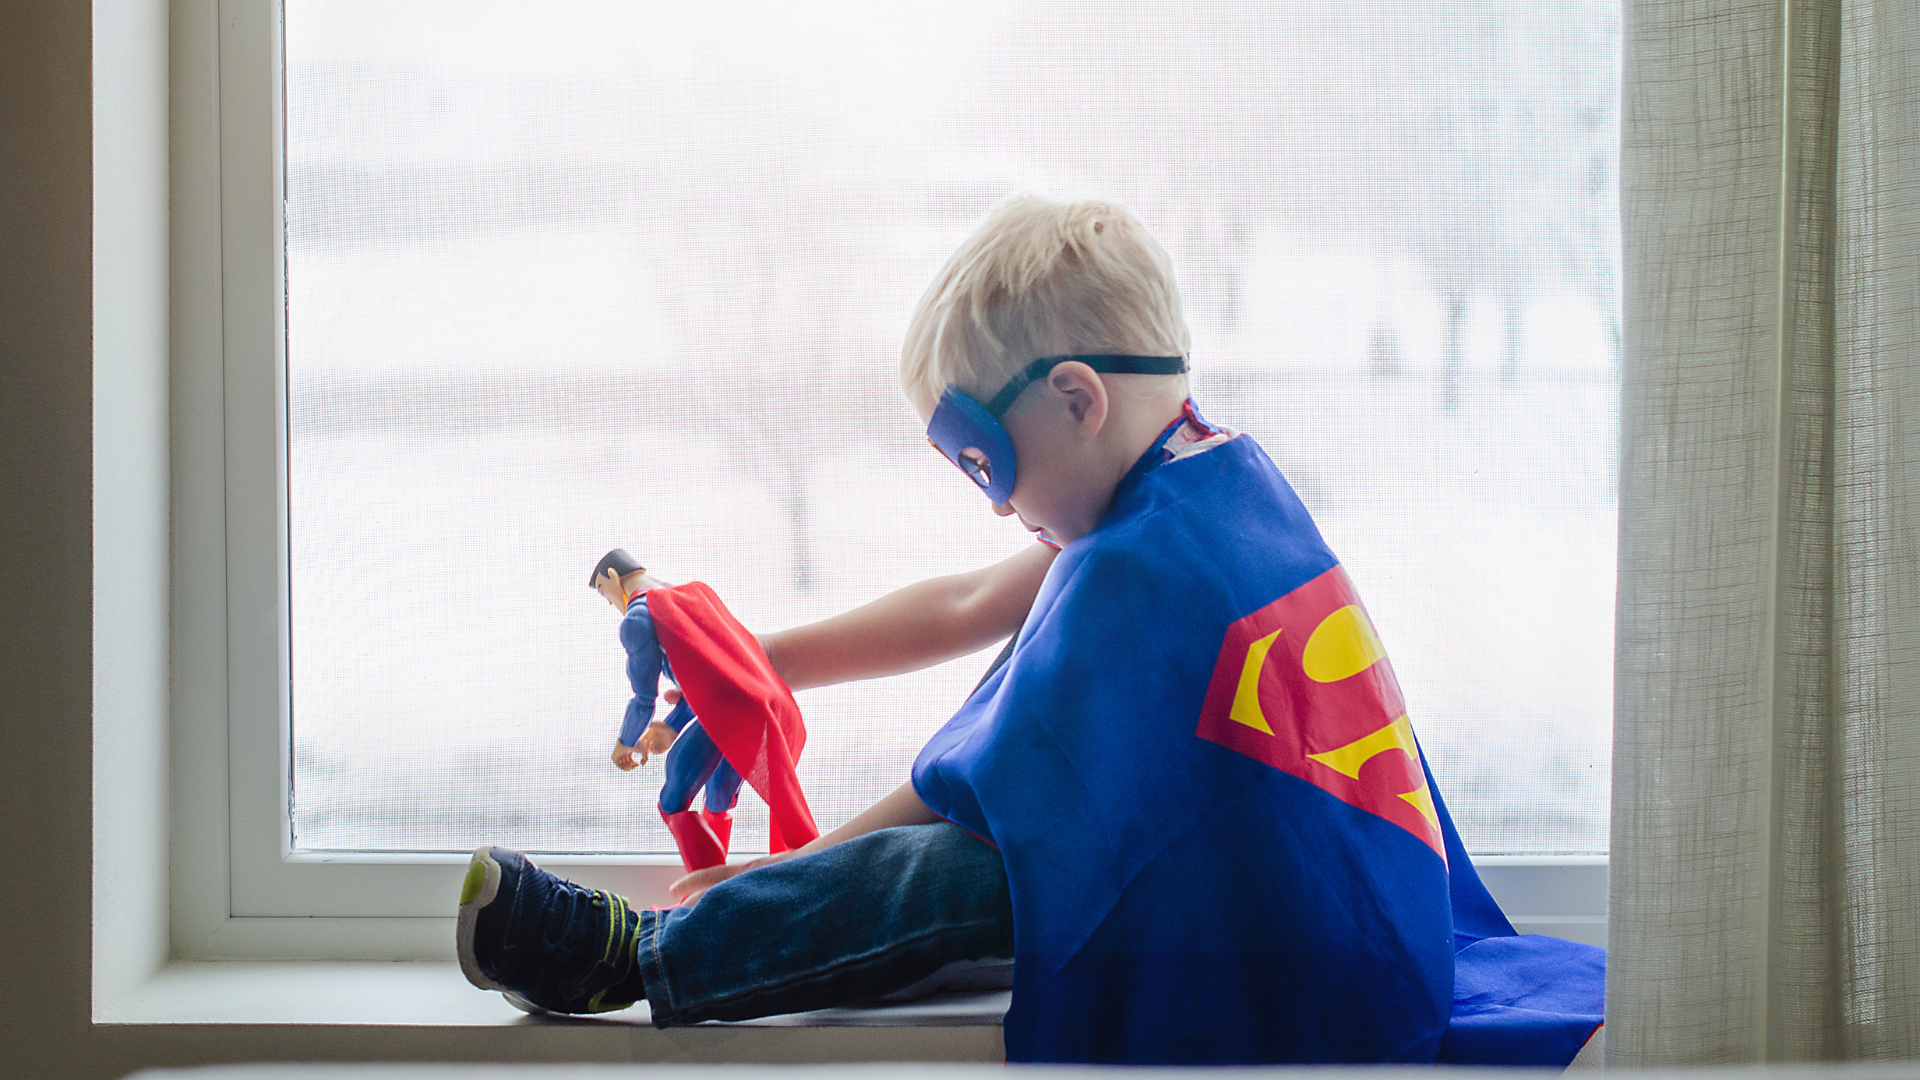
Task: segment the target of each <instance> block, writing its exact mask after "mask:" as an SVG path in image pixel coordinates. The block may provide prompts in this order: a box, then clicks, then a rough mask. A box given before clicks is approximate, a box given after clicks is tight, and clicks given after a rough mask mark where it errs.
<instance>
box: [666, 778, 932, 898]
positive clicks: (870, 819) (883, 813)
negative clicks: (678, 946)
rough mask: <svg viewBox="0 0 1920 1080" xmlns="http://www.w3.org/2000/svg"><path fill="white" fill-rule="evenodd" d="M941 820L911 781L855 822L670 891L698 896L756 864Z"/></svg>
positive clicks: (697, 875)
mask: <svg viewBox="0 0 1920 1080" xmlns="http://www.w3.org/2000/svg"><path fill="white" fill-rule="evenodd" d="M939 820H940V815H939V814H936V813H934V812H933V810H932V809H931V808H929V807H928V806H927V804H926V803H924V802H922V801H920V794H919V793H918V792H916V791H914V790H913V783H912V782H911V781H909V782H907V783H905V784H901V785H900V786H899V787H897V788H895V789H893V791H892V792H890V793H888V794H887V795H884V796H882V797H881V799H880V801H879V802H877V803H874V804H873V805H872V806H869V807H867V808H866V809H865V810H862V811H860V812H859V813H858V814H856V815H854V818H853V820H852V821H849V822H847V823H846V824H845V825H842V826H840V827H839V828H837V829H835V830H833V831H832V832H830V833H827V834H826V835H824V836H820V837H816V838H815V839H814V840H813V841H812V842H810V843H807V844H803V845H801V846H800V847H797V848H794V849H793V850H792V851H783V852H780V853H779V854H777V855H765V856H762V857H760V858H758V859H755V860H753V861H752V862H747V863H734V864H733V865H730V866H729V865H721V866H709V867H707V868H706V869H704V870H695V871H694V872H693V873H691V874H688V875H687V876H686V877H683V878H681V879H680V880H678V881H675V882H674V883H673V884H671V885H669V886H667V891H668V892H669V893H670V894H672V896H673V897H674V898H675V899H677V900H684V899H686V898H687V897H689V896H698V895H699V894H700V893H704V892H706V891H707V890H708V889H711V888H713V887H714V886H715V885H718V884H720V883H721V882H723V881H725V880H727V879H728V878H730V877H733V876H734V875H735V874H740V873H744V872H745V871H748V870H751V869H753V868H754V867H756V866H765V865H767V864H768V863H776V862H781V861H784V860H786V859H791V858H793V857H795V856H798V855H811V854H812V853H814V852H816V851H819V850H821V849H822V848H830V847H832V846H833V845H835V844H840V843H845V842H846V841H848V840H851V839H853V838H854V837H856V836H865V835H866V834H867V833H870V832H879V831H880V830H881V829H891V828H893V827H894V826H896V825H931V824H933V823H934V822H936V821H939Z"/></svg>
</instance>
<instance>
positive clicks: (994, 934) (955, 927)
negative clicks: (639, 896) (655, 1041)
mask: <svg viewBox="0 0 1920 1080" xmlns="http://www.w3.org/2000/svg"><path fill="white" fill-rule="evenodd" d="M1012 955H1013V902H1012V900H1011V898H1010V897H1009V896H1008V893H1007V872H1006V869H1005V867H1004V866H1003V865H1002V864H1001V861H1000V853H999V852H997V851H995V850H994V849H992V848H990V847H988V846H987V845H986V844H984V843H982V842H981V841H979V840H978V839H976V838H975V837H974V836H973V835H972V834H971V833H969V832H967V831H966V830H965V829H962V828H960V827H959V826H957V825H952V824H949V823H946V822H939V823H936V824H933V825H908V826H902V827H900V828H894V829H882V830H880V831H879V832H873V833H868V834H867V835H865V836H860V837H856V838H854V839H852V840H849V841H847V842H845V843H842V844H836V845H834V846H833V847H830V848H828V849H826V850H825V851H819V852H815V853H814V854H812V855H805V856H801V857H799V858H795V859H788V860H786V861H784V862H778V863H774V864H772V865H770V866H763V867H759V868H757V869H754V870H750V871H748V872H746V873H744V874H740V875H737V876H735V877H733V878H730V879H728V880H726V881H723V882H721V883H720V884H719V885H717V886H715V887H714V888H713V889H712V890H710V891H709V892H708V893H707V894H706V895H705V896H703V897H701V898H700V902H699V903H697V904H695V905H694V906H693V907H690V908H687V907H679V908H670V909H667V910H665V911H644V912H641V913H640V941H639V947H638V957H639V960H640V975H641V978H642V980H643V981H644V982H645V984H646V992H647V1001H648V1002H649V1003H650V1004H651V1006H652V1008H653V1022H654V1023H655V1024H656V1025H658V1026H660V1027H666V1026H668V1025H670V1024H694V1023H699V1022H700V1021H702V1020H749V1019H752V1018H754V1017H757V1016H772V1015H775V1014H778V1013H790V1012H804V1011H806V1010H808V1009H824V1008H829V1007H832V1006H835V1005H848V1004H852V1003H855V1002H860V1001H869V1000H872V999H873V998H876V997H880V996H882V995H884V994H889V993H892V992H893V991H895V990H899V989H901V988H903V987H906V986H910V985H912V984H913V983H916V982H918V981H920V980H921V979H923V978H925V977H927V976H928V975H931V974H933V973H934V972H935V971H938V970H939V969H940V968H942V967H945V966H946V965H947V964H950V963H952V962H954V961H957V960H980V959H986V958H990V957H1010V956H1012Z"/></svg>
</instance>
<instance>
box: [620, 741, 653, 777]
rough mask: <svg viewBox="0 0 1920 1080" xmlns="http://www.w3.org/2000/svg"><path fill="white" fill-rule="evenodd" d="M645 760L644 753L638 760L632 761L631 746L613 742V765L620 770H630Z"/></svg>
mask: <svg viewBox="0 0 1920 1080" xmlns="http://www.w3.org/2000/svg"><path fill="white" fill-rule="evenodd" d="M646 760H647V759H646V755H644V754H643V755H641V757H640V761H638V762H636V761H634V760H633V747H631V746H628V745H627V744H626V743H623V742H616V743H614V744H613V765H614V767H615V768H617V769H619V770H620V771H621V772H631V771H632V770H633V767H634V766H635V765H637V764H641V763H644V762H645V761H646Z"/></svg>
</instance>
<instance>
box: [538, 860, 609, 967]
mask: <svg viewBox="0 0 1920 1080" xmlns="http://www.w3.org/2000/svg"><path fill="white" fill-rule="evenodd" d="M553 886H554V887H553V890H552V891H551V892H550V893H548V895H547V902H546V906H545V908H544V909H543V911H542V912H541V916H542V918H541V933H540V944H541V951H542V953H543V954H544V955H547V956H555V955H556V954H557V955H558V956H559V957H560V958H561V959H566V960H571V959H572V958H573V957H574V956H576V955H577V954H579V953H580V952H581V949H582V947H583V946H586V945H588V944H589V942H588V941H587V935H588V933H589V931H590V929H591V928H590V925H589V920H588V918H587V916H588V914H589V913H590V912H591V911H592V910H593V909H595V908H598V909H601V910H603V911H605V912H606V915H607V919H608V924H607V933H606V939H605V940H604V941H603V942H602V943H601V951H600V955H599V956H597V957H595V958H594V960H595V962H600V961H607V962H611V961H612V960H613V958H614V955H615V952H616V948H617V946H618V945H619V944H620V943H621V942H623V941H625V940H626V938H627V936H628V933H627V917H626V916H627V904H626V901H625V900H622V899H621V898H620V897H619V896H616V895H614V894H613V893H610V892H607V891H606V890H604V889H589V888H586V887H585V886H582V885H575V884H574V883H572V882H570V881H565V880H556V881H554V883H553ZM556 928H557V929H558V930H559V933H558V934H557V935H556V934H554V930H555V929H556Z"/></svg>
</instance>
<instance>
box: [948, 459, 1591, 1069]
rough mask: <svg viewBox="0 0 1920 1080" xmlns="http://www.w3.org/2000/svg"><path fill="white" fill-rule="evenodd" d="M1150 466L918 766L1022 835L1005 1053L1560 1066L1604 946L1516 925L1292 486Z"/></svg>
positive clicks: (1008, 853) (968, 816) (966, 822)
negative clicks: (1469, 844)
mask: <svg viewBox="0 0 1920 1080" xmlns="http://www.w3.org/2000/svg"><path fill="white" fill-rule="evenodd" d="M1158 453H1159V452H1158V449H1157V448H1156V450H1155V451H1154V452H1153V454H1152V455H1150V457H1151V458H1152V460H1153V461H1157V460H1159V458H1158V457H1157V456H1155V455H1158ZM1143 463H1146V464H1145V467H1144V471H1142V469H1138V468H1137V469H1136V471H1135V473H1134V474H1130V476H1129V478H1128V479H1127V480H1126V481H1124V482H1123V483H1122V485H1121V489H1120V491H1119V492H1118V493H1117V495H1116V499H1115V503H1114V506H1113V509H1112V510H1111V511H1109V513H1108V514H1107V516H1106V518H1104V519H1103V520H1102V521H1101V523H1100V525H1099V527H1098V528H1097V529H1095V530H1094V531H1093V532H1091V533H1089V534H1087V535H1086V536H1084V537H1081V538H1080V539H1078V540H1076V541H1074V542H1073V543H1072V544H1069V545H1067V547H1066V548H1065V549H1064V550H1063V551H1062V552H1061V554H1060V557H1059V558H1058V559H1057V560H1055V562H1054V565H1053V567H1052V569H1051V570H1050V571H1049V572H1048V575H1047V578H1046V581H1045V582H1044V584H1043V585H1042V586H1041V590H1040V594H1039V596H1038V597H1037V598H1036V599H1035V601H1034V605H1033V609H1032V611H1031V613H1030V614H1029V615H1028V617H1027V620H1026V623H1025V625H1024V626H1023V627H1022V628H1021V631H1020V634H1019V636H1018V637H1017V638H1016V640H1015V642H1014V645H1013V647H1012V649H1011V652H1010V654H1009V655H1008V657H1007V660H1006V662H1005V663H1004V664H1003V665H1001V666H1000V667H998V668H997V669H995V670H994V671H993V672H992V673H991V674H990V675H989V676H988V677H987V679H985V680H984V681H983V682H982V683H981V685H980V686H979V688H978V689H976V690H975V691H974V693H973V694H972V696H971V697H969V698H968V700H967V702H966V704H965V705H964V706H962V708H961V709H960V711H959V713H958V714H956V715H955V716H954V718H953V719H952V720H951V721H949V722H948V724H947V725H946V726H945V727H943V728H942V729H941V730H940V731H939V733H938V734H936V735H935V736H934V737H933V739H932V740H930V741H929V742H928V743H927V745H926V747H925V749H924V750H922V751H921V754H920V757H919V759H918V760H917V761H916V762H915V763H914V771H913V780H914V787H915V789H916V790H917V791H918V793H919V794H920V797H921V798H922V799H923V800H925V801H926V803H927V805H928V806H930V807H932V808H933V809H934V810H935V811H936V812H938V813H940V814H941V815H942V816H944V817H946V818H948V819H949V820H951V821H953V822H955V823H957V824H959V825H961V826H963V827H965V828H967V829H969V830H971V831H973V832H974V833H975V834H977V835H979V836H980V837H981V838H982V839H984V840H986V841H988V842H989V843H992V844H994V845H996V846H997V847H998V848H999V849H1000V851H1001V853H1002V855H1003V856H1004V858H1005V860H1006V866H1007V877H1008V881H1009V883H1010V885H1011V888H1012V896H1013V909H1014V927H1015V932H1014V939H1015V952H1016V955H1015V960H1016V966H1015V976H1014V987H1013V1002H1012V1007H1011V1008H1010V1010H1009V1011H1008V1013H1007V1018H1006V1045H1007V1057H1008V1059H1009V1060H1012V1061H1061V1062H1112V1063H1133V1064H1153V1063H1181V1064H1189V1063H1216V1064H1248V1063H1269V1062H1432V1061H1436V1060H1440V1061H1449V1062H1461V1063H1466V1062H1476V1063H1493V1062H1499V1063H1504V1064H1541V1065H1564V1064H1566V1063H1567V1062H1568V1061H1569V1060H1571V1059H1572V1057H1573V1055H1574V1053H1575V1052H1577V1051H1578V1049H1579V1047H1580V1046H1581V1045H1582V1043H1584V1042H1585V1040H1586V1038H1587V1036H1588V1035H1590V1034H1591V1033H1592V1031H1593V1030H1594V1028H1595V1027H1596V1026H1597V1025H1598V1023H1599V1022H1600V1000H1601V993H1600V980H1601V977H1602V970H1603V955H1604V954H1603V953H1601V951H1600V950H1598V949H1593V948H1592V947H1590V946H1584V945H1576V944H1574V943H1571V942H1560V941H1557V940H1555V939H1551V938H1538V937H1531V936H1528V937H1518V936H1515V934H1514V931H1513V928H1512V926H1511V925H1510V924H1508V922H1507V920H1506V918H1505V917H1504V916H1503V915H1502V914H1501V913H1500V910H1499V908H1498V906H1497V905H1495V904H1494V902H1493V900H1492V898H1491V897H1490V896H1489V895H1488V894H1487V892H1486V889H1485V888H1484V887H1483V886H1482V885H1481V883H1480V880H1479V877H1478V876H1477V875H1476V874H1475V873H1474V870H1473V865H1472V863H1471V862H1469V861H1468V859H1467V856H1466V852H1465V850H1464V848H1462V847H1461V845H1460V840H1459V837H1458V835H1457V833H1456V832H1455V830H1454V828H1453V823H1452V821H1451V819H1450V818H1449V817H1448V815H1447V812H1446V807H1445V804H1444V803H1443V802H1442V801H1441V800H1440V797H1439V792H1438V789H1437V788H1436V787H1435V786H1434V784H1433V782H1432V779H1431V777H1430V775H1429V774H1428V772H1427V770H1426V768H1425V764H1424V762H1423V761H1422V759H1421V757H1420V753H1419V748H1418V746H1417V744H1416V743H1415V742H1414V740H1413V733H1412V729H1411V727H1410V726H1409V724H1408V721H1407V720H1406V717H1405V706H1404V703H1402V701H1401V698H1400V692H1399V688H1398V684H1397V683H1396V682H1395V680H1394V677H1393V672H1392V667H1391V665H1390V663H1389V662H1388V660H1387V658H1386V655H1385V652H1384V649H1383V648H1382V647H1381V645H1380V642H1379V640H1378V638H1377V636H1376V635H1375V634H1374V631H1373V629H1372V624H1371V621H1370V620H1368V619H1367V617H1366V614H1365V609H1364V607H1363V606H1361V605H1360V602H1359V599H1358V597H1357V595H1355V594H1354V593H1353V590H1352V585H1351V583H1350V582H1348V581H1347V579H1346V573H1345V570H1344V569H1342V568H1341V567H1340V565H1339V562H1338V560H1337V559H1335V558H1334V556H1333V553H1332V552H1331V551H1330V550H1329V549H1328V548H1327V546H1326V544H1325V543H1324V542H1323V541H1322V540H1321V538H1320V533H1319V530H1318V529H1317V528H1315V526H1314V524H1313V520H1312V519H1311V518H1310V517H1309V516H1308V514H1307V512H1306V509H1305V508H1304V507H1303V506H1302V505H1301V504H1300V501H1299V499H1298V498H1296V497H1295V495H1294V493H1293V490H1292V488H1291V487H1289V486H1288V484H1287V482H1286V480H1285V479H1284V478H1283V477H1282V476H1281V475H1280V472H1279V470H1278V469H1276V468H1275V467H1274V465H1273V463H1272V462H1271V461H1270V460H1269V459H1268V458H1267V456H1266V453H1265V452H1264V451H1263V450H1261V449H1260V447H1259V446H1258V445H1257V444H1256V443H1254V441H1253V440H1252V439H1250V438H1247V437H1245V436H1241V437H1239V438H1236V439H1233V440H1231V441H1229V442H1227V443H1225V444H1224V445H1220V446H1217V447H1215V448H1213V449H1210V450H1206V451H1204V452H1201V453H1197V454H1193V455H1191V456H1188V457H1183V458H1180V459H1179V460H1176V461H1173V462H1171V463H1168V464H1165V465H1159V466H1158V467H1152V466H1151V464H1150V463H1147V459H1143ZM1456 968H1457V973H1456ZM1450 1021H1451V1024H1450Z"/></svg>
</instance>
